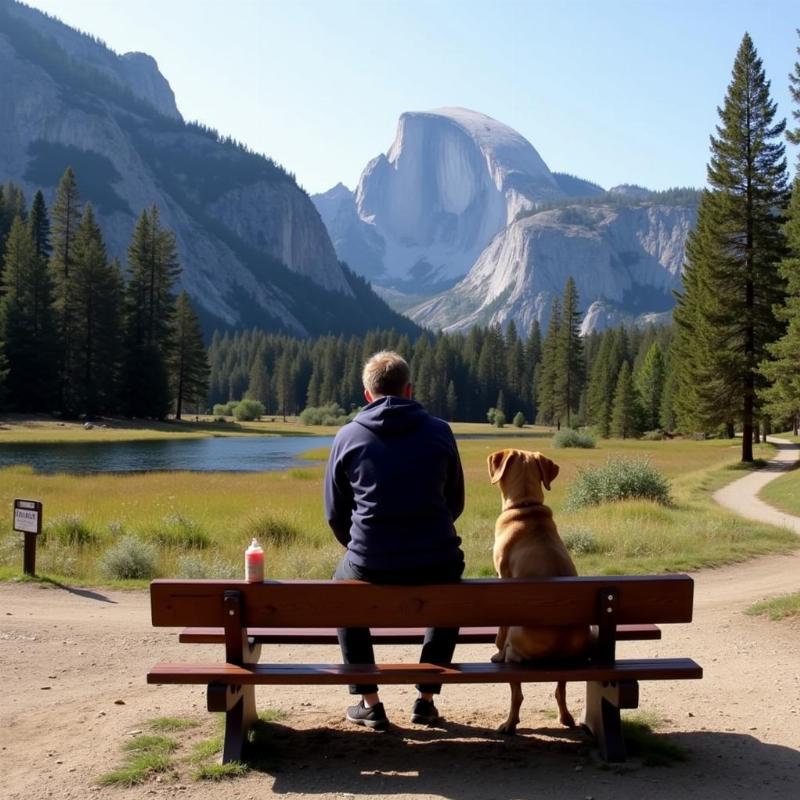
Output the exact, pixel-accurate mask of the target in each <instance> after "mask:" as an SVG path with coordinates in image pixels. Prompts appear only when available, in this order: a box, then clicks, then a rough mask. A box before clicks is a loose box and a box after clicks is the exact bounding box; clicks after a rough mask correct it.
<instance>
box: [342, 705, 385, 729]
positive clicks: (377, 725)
mask: <svg viewBox="0 0 800 800" xmlns="http://www.w3.org/2000/svg"><path fill="white" fill-rule="evenodd" d="M345 716H346V717H347V719H348V721H349V722H354V723H355V724H356V725H366V727H367V728H372V729H373V730H376V731H382V730H386V728H388V727H389V720H388V718H387V717H386V711H384V708H383V703H378V704H377V705H375V706H370V707H369V708H367V707H366V706H365V705H364V701H363V700H362V701H361V702H360V703H359V704H358V705H357V706H350V707H349V708H348V709H347V714H346V715H345Z"/></svg>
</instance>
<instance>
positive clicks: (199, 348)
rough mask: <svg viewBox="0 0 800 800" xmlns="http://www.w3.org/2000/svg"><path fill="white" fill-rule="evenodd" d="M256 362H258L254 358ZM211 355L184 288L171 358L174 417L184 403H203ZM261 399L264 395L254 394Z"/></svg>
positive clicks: (176, 319) (178, 413)
mask: <svg viewBox="0 0 800 800" xmlns="http://www.w3.org/2000/svg"><path fill="white" fill-rule="evenodd" d="M254 363H255V362H254ZM209 372H210V369H209V366H208V355H207V353H206V346H205V343H204V342H203V331H202V330H201V329H200V320H199V319H198V318H197V314H196V313H195V310H194V309H193V308H192V304H191V301H190V300H189V295H188V294H187V293H186V292H185V291H183V292H181V293H180V294H179V295H178V300H177V302H176V304H175V318H174V321H173V347H172V358H171V359H170V370H169V373H170V387H171V394H172V397H173V401H174V403H175V419H180V418H181V414H182V413H183V407H184V404H185V403H190V404H192V405H195V406H197V405H199V404H202V403H203V402H204V401H205V399H206V397H207V395H208V376H209ZM254 399H257V400H260V399H261V398H254Z"/></svg>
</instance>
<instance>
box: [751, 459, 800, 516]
mask: <svg viewBox="0 0 800 800" xmlns="http://www.w3.org/2000/svg"><path fill="white" fill-rule="evenodd" d="M758 496H759V497H760V498H761V499H762V500H764V502H766V503H769V504H770V505H773V506H775V507H776V508H779V509H780V510H781V511H785V512H786V513H787V514H793V515H794V516H796V517H800V469H793V470H792V471H791V472H788V473H787V474H786V475H781V477H780V478H776V479H775V480H774V481H770V482H769V483H768V484H767V485H766V486H765V487H764V488H763V489H762V490H761V491H760V492H759V495H758Z"/></svg>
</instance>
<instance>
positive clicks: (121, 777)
mask: <svg viewBox="0 0 800 800" xmlns="http://www.w3.org/2000/svg"><path fill="white" fill-rule="evenodd" d="M177 747H178V744H177V742H175V740H174V739H170V738H169V737H167V736H152V735H149V734H142V735H140V736H136V737H134V738H133V739H130V740H129V741H127V742H126V743H125V745H124V746H123V750H124V751H125V753H126V763H125V764H124V766H122V767H120V768H119V769H116V770H114V771H112V772H106V773H105V774H104V775H101V776H100V778H99V779H98V783H99V784H100V785H101V786H136V785H138V784H141V783H144V782H145V781H146V780H147V779H148V778H150V777H151V776H152V775H154V774H157V773H162V772H168V771H169V770H170V769H171V768H172V761H171V759H170V755H171V754H172V753H173V752H174V751H175V750H176V749H177Z"/></svg>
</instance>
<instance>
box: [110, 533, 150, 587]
mask: <svg viewBox="0 0 800 800" xmlns="http://www.w3.org/2000/svg"><path fill="white" fill-rule="evenodd" d="M157 561H158V553H157V552H156V548H155V547H153V545H151V544H148V543H147V542H143V541H142V540H141V539H137V538H136V537H135V536H125V537H123V538H122V539H120V540H119V542H117V544H115V545H114V546H113V547H111V548H109V549H108V550H106V552H105V553H104V554H103V556H102V557H101V558H100V562H99V563H100V571H101V572H102V573H103V575H105V576H106V577H107V578H113V579H116V580H129V579H133V578H140V579H147V580H149V579H150V578H154V577H155V575H156V563H157Z"/></svg>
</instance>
